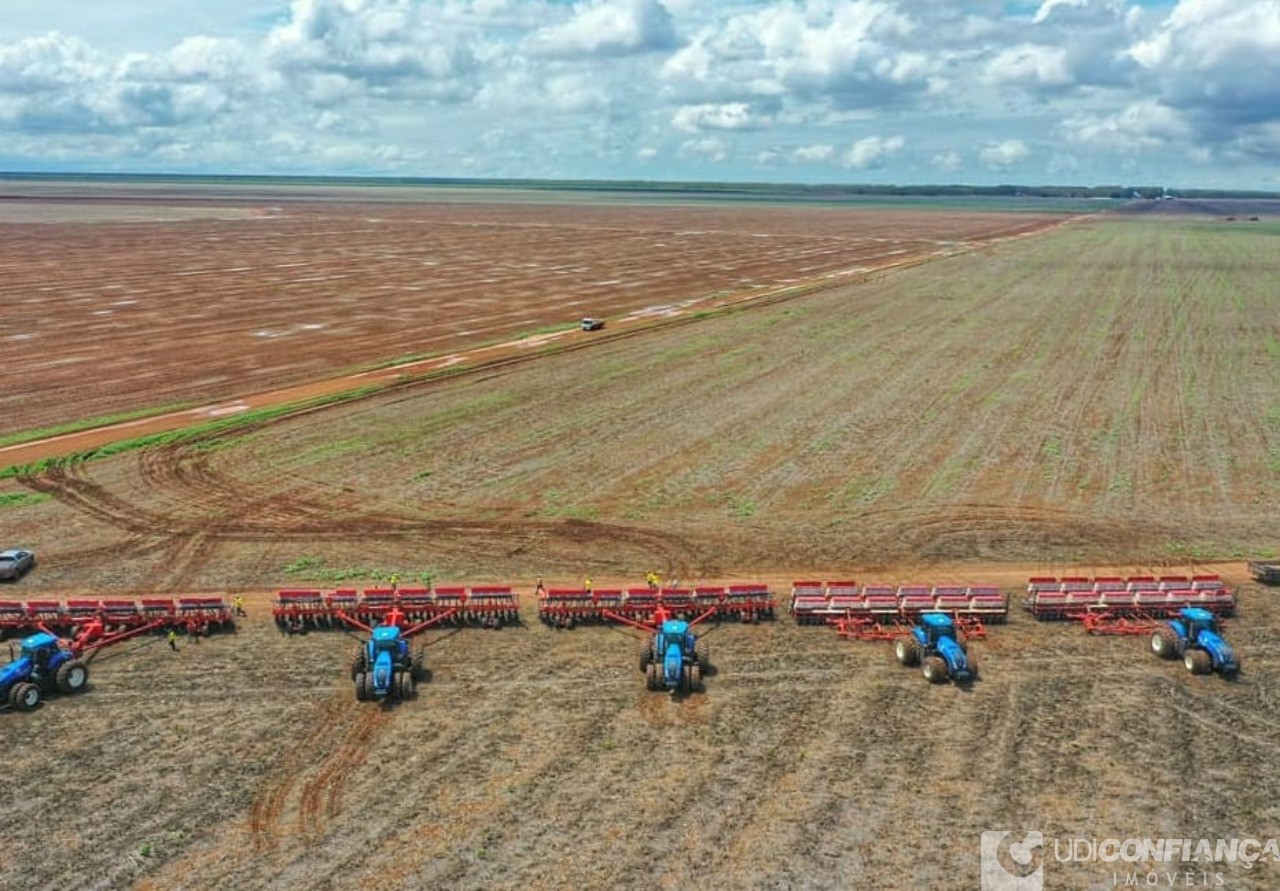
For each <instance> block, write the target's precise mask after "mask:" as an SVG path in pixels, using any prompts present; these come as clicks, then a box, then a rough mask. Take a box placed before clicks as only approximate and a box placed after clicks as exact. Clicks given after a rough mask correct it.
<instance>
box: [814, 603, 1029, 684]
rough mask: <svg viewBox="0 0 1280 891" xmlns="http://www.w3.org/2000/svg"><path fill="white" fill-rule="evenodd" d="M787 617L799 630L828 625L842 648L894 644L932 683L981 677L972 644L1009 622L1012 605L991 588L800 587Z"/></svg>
mask: <svg viewBox="0 0 1280 891" xmlns="http://www.w3.org/2000/svg"><path fill="white" fill-rule="evenodd" d="M790 613H791V616H792V618H794V619H795V621H796V623H797V624H800V625H830V626H833V627H834V628H835V629H836V633H837V634H839V635H840V637H842V638H844V639H845V640H863V641H866V640H871V641H890V642H892V643H893V653H894V656H895V657H896V658H897V660H898V663H899V664H900V665H903V666H908V667H910V666H917V665H918V666H920V668H921V672H922V674H923V675H924V677H925V679H926V680H927V681H929V682H930V683H935V684H936V683H942V682H943V681H947V680H952V681H955V682H957V683H960V684H967V683H969V682H971V681H973V680H974V679H976V678H977V676H978V669H977V664H976V662H975V661H974V659H973V657H972V655H971V654H970V652H969V641H971V640H976V639H983V638H985V637H986V636H987V630H986V626H987V625H988V624H1003V623H1004V622H1006V621H1008V618H1009V599H1008V597H1006V596H1005V594H1004V592H1002V591H1001V590H1000V589H999V588H998V587H995V586H991V585H933V584H907V585H859V584H858V583H857V582H855V581H836V582H826V583H824V582H820V581H797V582H794V583H793V584H792V586H791V606H790Z"/></svg>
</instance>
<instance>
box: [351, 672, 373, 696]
mask: <svg viewBox="0 0 1280 891" xmlns="http://www.w3.org/2000/svg"><path fill="white" fill-rule="evenodd" d="M352 680H354V681H355V685H356V701H357V702H368V701H369V675H367V674H366V673H364V672H363V671H361V672H357V673H356V676H355V677H354V678H353V679H352Z"/></svg>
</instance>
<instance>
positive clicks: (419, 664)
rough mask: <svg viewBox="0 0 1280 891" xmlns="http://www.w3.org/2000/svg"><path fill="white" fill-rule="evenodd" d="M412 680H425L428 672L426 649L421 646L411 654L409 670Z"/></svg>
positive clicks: (428, 675)
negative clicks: (411, 660) (411, 666)
mask: <svg viewBox="0 0 1280 891" xmlns="http://www.w3.org/2000/svg"><path fill="white" fill-rule="evenodd" d="M411 674H412V676H413V681H414V683H415V684H416V683H417V682H418V681H425V680H426V679H427V678H428V677H430V674H428V672H427V651H426V649H425V648H423V647H418V649H417V650H415V651H414V654H413V668H412V670H411Z"/></svg>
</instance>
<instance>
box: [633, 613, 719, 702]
mask: <svg viewBox="0 0 1280 891" xmlns="http://www.w3.org/2000/svg"><path fill="white" fill-rule="evenodd" d="M689 627H690V623H689V622H686V621H684V620H682V619H663V620H662V621H661V623H660V624H659V625H658V628H657V631H655V632H654V634H653V636H652V637H651V638H650V639H649V640H647V641H645V642H644V644H642V645H641V648H640V670H641V671H642V672H644V674H645V686H646V687H648V688H649V689H650V690H670V691H671V692H673V693H690V692H702V690H703V689H704V688H703V685H702V670H703V668H705V667H706V666H707V660H708V657H709V652H708V649H707V644H706V641H702V640H698V637H697V635H695V634H694V633H693V632H692V631H690V630H689Z"/></svg>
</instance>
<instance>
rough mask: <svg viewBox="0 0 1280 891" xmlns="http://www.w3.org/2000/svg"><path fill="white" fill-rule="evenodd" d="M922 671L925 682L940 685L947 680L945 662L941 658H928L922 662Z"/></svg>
mask: <svg viewBox="0 0 1280 891" xmlns="http://www.w3.org/2000/svg"><path fill="white" fill-rule="evenodd" d="M922 671H923V673H924V679H925V680H926V681H928V682H929V683H931V684H941V683H942V682H943V681H945V680H946V679H947V662H946V660H945V659H943V658H942V657H941V656H930V657H929V658H927V659H925V660H924V667H923V669H922Z"/></svg>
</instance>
